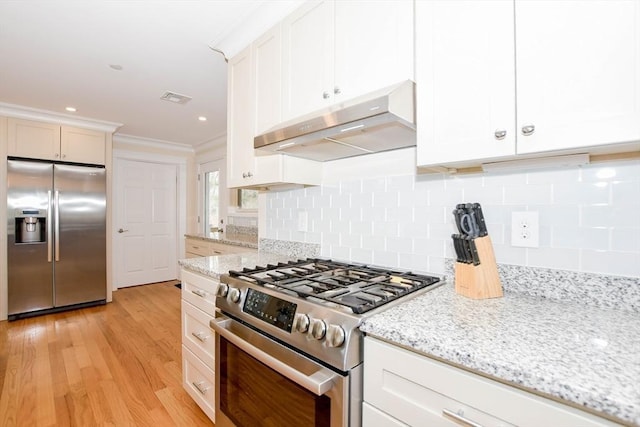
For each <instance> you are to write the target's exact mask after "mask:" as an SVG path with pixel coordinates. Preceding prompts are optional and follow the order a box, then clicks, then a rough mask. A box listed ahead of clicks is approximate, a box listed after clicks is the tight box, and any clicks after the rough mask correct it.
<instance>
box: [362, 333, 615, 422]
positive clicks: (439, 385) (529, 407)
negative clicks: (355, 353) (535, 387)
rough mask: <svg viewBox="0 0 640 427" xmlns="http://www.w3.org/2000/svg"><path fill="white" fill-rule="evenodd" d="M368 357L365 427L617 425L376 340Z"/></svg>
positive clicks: (367, 344) (371, 341) (369, 343)
mask: <svg viewBox="0 0 640 427" xmlns="http://www.w3.org/2000/svg"><path fill="white" fill-rule="evenodd" d="M364 352H365V355H364V360H365V363H364V403H363V425H364V426H367V427H370V426H374V427H377V426H404V425H409V426H425V425H428V426H436V427H438V426H460V425H482V426H485V427H489V426H496V427H505V426H513V425H517V426H522V427H527V426H531V427H539V426H557V427H562V426H567V427H568V426H581V427H595V426H615V425H618V424H615V423H612V422H610V421H608V420H605V419H604V418H600V417H598V416H595V415H592V414H589V413H587V412H584V411H581V410H579V409H576V408H573V407H571V406H568V405H564V404H562V403H558V402H555V401H553V400H550V399H546V398H543V397H540V396H537V395H534V394H532V393H527V392H525V391H523V390H520V389H517V388H515V387H510V386H508V385H505V384H502V383H499V382H497V381H494V380H490V379H488V378H485V377H482V376H480V375H476V374H473V373H470V372H467V371H464V370H462V369H458V368H455V367H453V366H450V365H447V364H445V363H442V362H438V361H436V360H433V359H431V358H428V357H425V356H421V355H419V354H417V353H414V352H411V351H409V350H405V349H403V348H400V347H396V346H394V345H390V344H387V343H385V342H382V341H380V340H377V339H375V338H372V337H366V338H365V350H364Z"/></svg>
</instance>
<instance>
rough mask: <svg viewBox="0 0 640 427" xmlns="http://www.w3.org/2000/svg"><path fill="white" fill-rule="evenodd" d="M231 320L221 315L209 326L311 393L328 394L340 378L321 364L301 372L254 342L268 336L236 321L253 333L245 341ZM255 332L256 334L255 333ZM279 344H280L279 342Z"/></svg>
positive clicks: (238, 325) (249, 332) (211, 321)
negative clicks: (308, 371) (235, 329)
mask: <svg viewBox="0 0 640 427" xmlns="http://www.w3.org/2000/svg"><path fill="white" fill-rule="evenodd" d="M231 322H235V321H234V320H233V319H229V318H225V317H221V318H218V319H213V320H210V321H209V326H211V328H212V329H213V330H214V331H215V332H216V333H217V334H219V335H220V336H222V337H224V338H225V339H226V340H227V341H229V342H231V343H232V344H234V345H235V346H236V347H238V348H240V349H242V350H243V351H244V352H246V353H247V354H249V355H250V356H252V357H254V358H255V359H257V360H258V361H260V362H262V363H264V364H265V365H267V366H268V367H270V368H271V369H273V370H274V371H276V372H278V373H279V374H280V375H282V376H284V377H286V378H289V379H290V380H291V381H293V382H295V383H297V384H299V385H300V386H302V387H304V388H306V389H307V390H309V391H310V392H311V393H314V394H316V395H318V396H322V395H323V394H326V393H327V392H328V391H329V390H331V389H332V388H333V387H334V383H335V380H336V379H337V378H338V374H337V373H335V372H333V371H332V370H330V369H327V368H325V367H323V366H321V365H317V367H318V369H317V370H316V371H315V372H313V373H312V374H311V375H307V374H305V373H303V372H300V371H299V370H297V369H296V368H294V367H293V366H290V364H288V363H285V362H283V361H281V360H280V359H278V358H276V357H274V356H272V355H271V354H269V353H267V352H266V351H264V350H262V349H260V348H258V347H256V346H255V345H254V344H253V343H259V342H260V340H268V338H265V337H263V336H262V335H261V334H259V333H258V332H255V331H252V330H251V329H249V328H247V327H246V326H242V325H241V324H239V323H238V322H235V323H236V325H235V326H236V327H242V328H243V330H244V329H246V331H245V333H248V334H251V338H252V339H251V341H252V343H249V342H247V341H245V339H243V338H241V337H239V336H238V335H236V334H235V333H234V332H233V331H231V330H230V328H229V326H230V324H231ZM253 334H255V336H254V335H253ZM269 342H271V343H274V341H271V340H269ZM278 345H279V344H278ZM282 348H283V349H285V350H287V351H289V352H291V353H292V354H295V355H296V356H299V355H298V354H297V353H295V352H294V351H293V350H290V349H288V348H286V347H284V346H282Z"/></svg>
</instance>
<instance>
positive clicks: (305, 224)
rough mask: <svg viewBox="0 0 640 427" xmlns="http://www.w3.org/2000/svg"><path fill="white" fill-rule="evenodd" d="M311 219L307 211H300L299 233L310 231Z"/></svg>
mask: <svg viewBox="0 0 640 427" xmlns="http://www.w3.org/2000/svg"><path fill="white" fill-rule="evenodd" d="M308 229H309V217H308V215H307V211H298V231H309V230H308Z"/></svg>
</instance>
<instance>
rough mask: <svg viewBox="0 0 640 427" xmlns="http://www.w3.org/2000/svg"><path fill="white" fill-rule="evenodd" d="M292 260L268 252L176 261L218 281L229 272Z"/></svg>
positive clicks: (186, 267)
mask: <svg viewBox="0 0 640 427" xmlns="http://www.w3.org/2000/svg"><path fill="white" fill-rule="evenodd" d="M292 259H293V258H292V257H290V256H286V255H280V254H274V253H269V252H243V253H239V254H229V255H216V256H208V257H201V258H188V259H181V260H178V264H179V265H180V266H181V267H183V268H185V269H187V270H191V271H194V272H196V273H200V274H204V275H205V276H209V277H213V278H214V279H217V280H219V279H220V275H222V274H226V273H227V272H228V271H229V270H242V269H243V268H254V267H256V266H265V265H266V264H277V263H279V262H287V261H291V260H292Z"/></svg>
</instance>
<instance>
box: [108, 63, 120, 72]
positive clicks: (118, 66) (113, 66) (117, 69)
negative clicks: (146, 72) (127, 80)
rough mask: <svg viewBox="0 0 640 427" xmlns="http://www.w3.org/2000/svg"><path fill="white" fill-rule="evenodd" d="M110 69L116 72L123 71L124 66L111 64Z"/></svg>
mask: <svg viewBox="0 0 640 427" xmlns="http://www.w3.org/2000/svg"><path fill="white" fill-rule="evenodd" d="M109 68H111V69H113V70H116V71H122V65H119V64H109Z"/></svg>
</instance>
